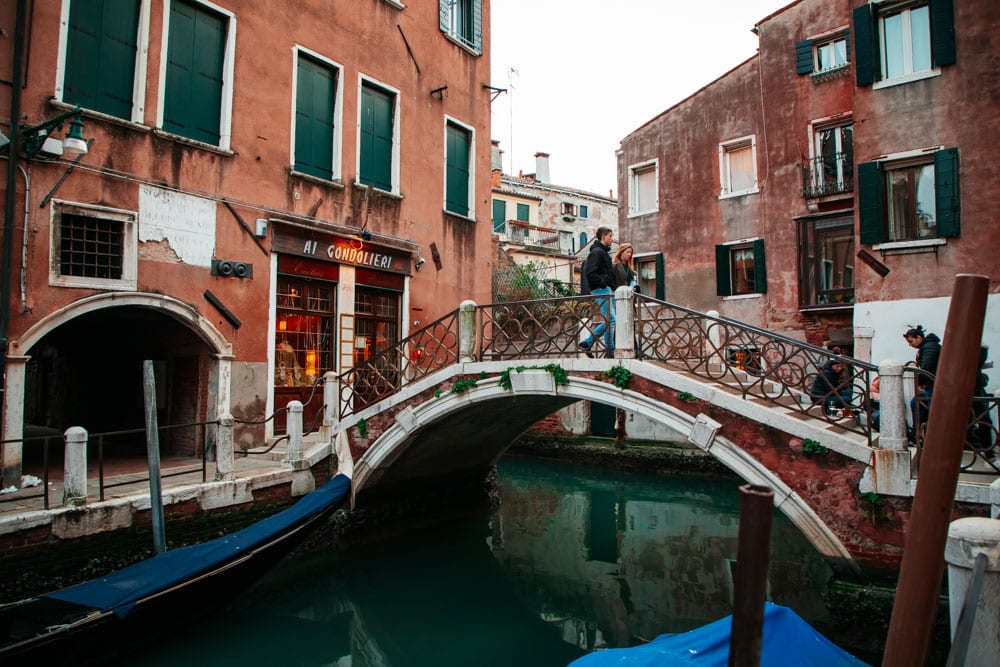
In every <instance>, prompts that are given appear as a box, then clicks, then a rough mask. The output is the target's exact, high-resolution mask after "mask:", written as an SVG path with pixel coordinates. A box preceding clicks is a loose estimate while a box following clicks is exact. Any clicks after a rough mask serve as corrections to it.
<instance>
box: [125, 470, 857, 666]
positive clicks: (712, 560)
mask: <svg viewBox="0 0 1000 667" xmlns="http://www.w3.org/2000/svg"><path fill="white" fill-rule="evenodd" d="M498 472H499V487H500V496H501V502H500V507H499V509H498V510H496V511H495V512H491V513H488V514H484V515H480V516H476V517H472V518H468V519H462V520H458V521H453V522H450V523H448V524H446V525H442V526H438V527H436V528H434V529H431V530H426V529H424V530H421V531H418V532H410V533H408V534H404V535H399V536H397V537H394V538H391V539H388V540H385V541H381V542H379V543H377V544H373V545H367V546H364V547H358V548H352V549H350V550H348V551H346V552H345V551H342V550H341V551H337V550H333V549H330V550H324V549H314V550H311V551H309V552H308V553H305V554H303V555H299V556H296V557H294V558H289V559H286V560H285V561H283V562H282V563H281V564H279V565H278V566H277V567H276V568H275V569H274V570H272V571H271V572H270V573H268V574H267V575H266V576H265V577H264V578H262V579H261V580H260V581H258V582H257V583H256V584H255V585H254V586H252V587H251V588H250V589H248V590H247V591H246V592H245V593H244V594H242V595H241V596H240V597H238V598H236V599H235V600H233V601H232V602H231V603H230V604H229V605H228V606H227V607H225V608H223V609H222V610H220V611H219V612H218V613H216V614H214V615H213V616H212V617H211V618H209V619H208V620H207V621H205V622H202V623H201V624H200V625H199V626H197V627H195V628H191V629H187V630H184V631H181V632H178V633H177V634H175V635H174V636H173V637H171V639H170V640H169V641H168V642H167V643H165V644H162V645H156V646H151V647H150V648H149V649H148V650H147V651H146V652H145V653H143V654H141V655H137V656H131V657H130V658H129V660H128V662H127V664H129V665H149V666H152V665H215V666H218V665H240V666H246V665H327V666H331V667H432V666H433V667H447V666H451V665H454V666H458V665H504V666H509V665H516V666H517V667H533V666H536V665H537V666H539V667H543V666H544V667H549V666H552V665H565V664H567V663H568V662H570V661H572V660H573V659H575V658H577V657H579V656H581V655H583V654H584V653H586V652H588V651H592V650H597V649H601V648H605V647H619V646H628V645H633V644H636V643H640V642H642V641H646V640H649V639H652V638H653V637H655V636H656V635H659V634H661V633H664V632H683V631H685V630H689V629H691V628H694V627H697V626H699V625H702V624H704V623H708V622H710V621H713V620H716V619H718V618H720V617H722V616H725V615H727V614H728V613H730V611H731V596H732V591H733V573H734V570H735V558H736V546H737V544H736V543H737V531H738V518H739V485H740V482H739V481H738V480H735V479H716V478H711V479H706V478H692V477H662V476H652V475H643V474H636V473H625V472H617V471H610V470H604V469H600V468H594V467H585V466H579V465H574V464H566V463H551V462H544V461H536V460H529V459H521V458H506V459H504V460H502V461H501V462H500V464H499V466H498ZM831 577H832V571H831V570H830V568H829V566H828V565H827V564H826V563H825V562H824V561H823V559H822V558H821V557H820V556H819V554H818V553H817V552H816V551H815V550H814V549H813V548H812V547H811V546H810V545H809V543H808V542H807V541H806V540H805V538H804V537H803V536H802V535H801V534H800V533H799V532H798V530H797V529H796V528H795V527H794V526H793V525H792V524H791V523H790V522H789V521H788V520H787V519H785V518H784V517H783V516H781V515H780V514H778V513H776V514H775V518H774V524H773V527H772V538H771V566H770V576H769V582H768V598H769V599H770V600H772V601H773V602H776V603H778V604H782V605H785V606H788V607H791V608H792V609H794V610H795V611H796V612H797V613H799V615H801V616H802V617H804V618H805V619H806V620H807V621H809V622H810V623H812V624H813V625H814V626H816V627H818V628H820V629H821V630H822V629H823V628H824V627H830V625H831V622H832V621H831V615H830V611H829V609H828V608H827V605H826V603H825V602H824V591H825V590H826V589H827V583H828V582H829V580H830V578H831ZM859 657H862V658H866V656H861V655H859ZM867 658H869V659H870V656H868V657H867Z"/></svg>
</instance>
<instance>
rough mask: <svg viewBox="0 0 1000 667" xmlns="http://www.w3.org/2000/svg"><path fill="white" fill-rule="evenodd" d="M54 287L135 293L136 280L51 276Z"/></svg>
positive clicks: (50, 283)
mask: <svg viewBox="0 0 1000 667" xmlns="http://www.w3.org/2000/svg"><path fill="white" fill-rule="evenodd" d="M49 285H51V286H52V287H72V288H76V289H93V290H104V291H108V292H134V291H135V289H136V281H135V279H131V280H129V279H124V280H106V279H102V278H77V277H74V276H59V275H52V274H50V275H49Z"/></svg>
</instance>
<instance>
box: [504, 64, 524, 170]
mask: <svg viewBox="0 0 1000 667" xmlns="http://www.w3.org/2000/svg"><path fill="white" fill-rule="evenodd" d="M519 76H520V72H518V70H517V67H508V68H507V89H508V90H509V91H510V98H509V99H510V102H509V104H510V106H509V107H508V108H509V109H510V172H508V173H510V174H511V175H513V174H514V88H515V86H514V82H515V81H516V80H517V77H519ZM500 167H501V171H502V170H503V164H502V162H501V165H500Z"/></svg>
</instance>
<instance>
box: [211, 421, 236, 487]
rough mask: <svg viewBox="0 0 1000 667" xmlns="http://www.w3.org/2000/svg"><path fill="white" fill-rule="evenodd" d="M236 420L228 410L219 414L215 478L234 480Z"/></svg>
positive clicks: (227, 480) (218, 479)
mask: <svg viewBox="0 0 1000 667" xmlns="http://www.w3.org/2000/svg"><path fill="white" fill-rule="evenodd" d="M234 424H235V420H234V419H233V416H232V415H231V414H229V413H228V412H224V413H222V414H221V415H219V428H217V429H216V431H215V432H216V433H217V434H218V436H217V438H216V441H215V479H216V480H217V481H226V482H229V481H232V480H233V479H234V478H235V476H236V475H235V472H234V467H235V466H234V456H235V454H234V452H233V425H234Z"/></svg>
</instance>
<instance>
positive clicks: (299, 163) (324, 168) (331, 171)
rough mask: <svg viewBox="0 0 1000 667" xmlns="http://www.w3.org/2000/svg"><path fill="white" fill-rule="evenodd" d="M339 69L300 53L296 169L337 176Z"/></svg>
mask: <svg viewBox="0 0 1000 667" xmlns="http://www.w3.org/2000/svg"><path fill="white" fill-rule="evenodd" d="M338 74H339V72H338V70H337V69H336V68H335V67H332V66H331V65H329V64H327V63H324V62H321V61H320V60H317V59H314V58H311V57H309V56H307V55H305V54H303V53H301V52H300V53H299V55H298V57H297V58H296V66H295V155H294V169H295V171H299V172H302V173H303V174H309V175H310V176H316V177H318V178H325V179H328V180H330V179H333V178H335V177H337V176H339V173H337V171H338V170H337V169H336V166H337V162H338V161H336V160H335V159H334V156H335V154H336V152H337V151H336V147H337V145H338V141H337V137H338V132H337V128H336V122H335V111H336V107H337V92H338V91H337V86H338V81H339V76H338Z"/></svg>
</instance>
